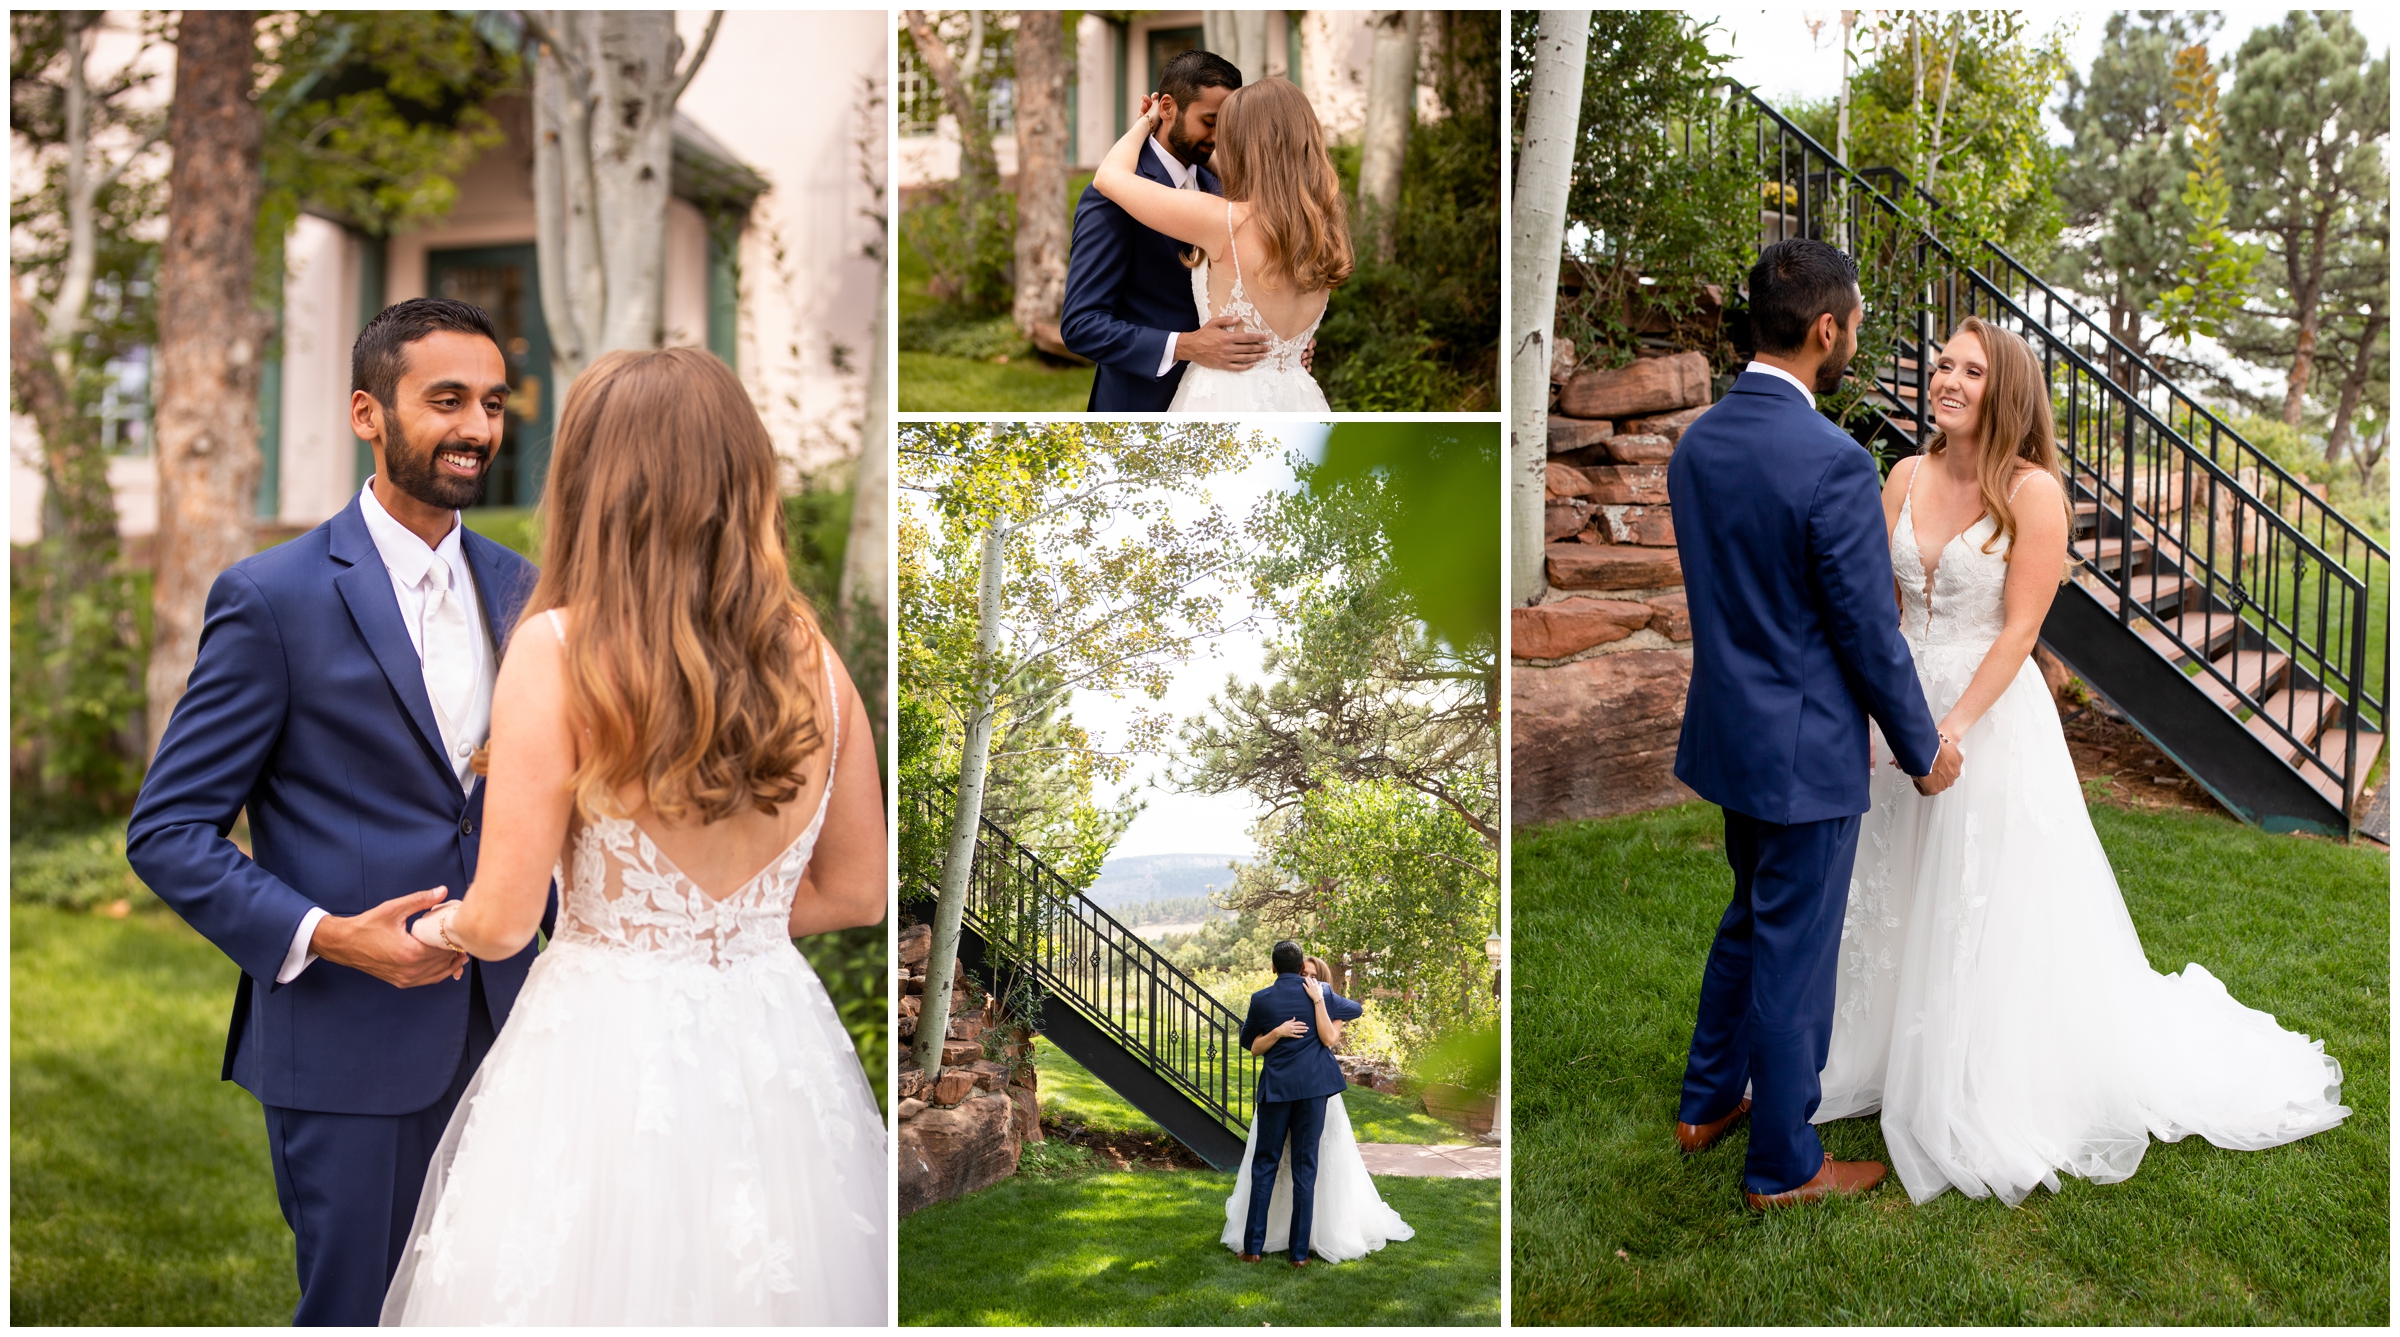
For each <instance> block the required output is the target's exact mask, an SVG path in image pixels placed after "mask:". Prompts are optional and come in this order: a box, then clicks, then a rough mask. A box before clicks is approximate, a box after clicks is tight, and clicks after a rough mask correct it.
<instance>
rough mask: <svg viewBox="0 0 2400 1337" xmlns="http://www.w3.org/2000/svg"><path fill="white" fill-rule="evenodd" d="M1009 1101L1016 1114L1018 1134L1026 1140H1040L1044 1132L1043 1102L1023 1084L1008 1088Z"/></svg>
mask: <svg viewBox="0 0 2400 1337" xmlns="http://www.w3.org/2000/svg"><path fill="white" fill-rule="evenodd" d="M1007 1094H1008V1103H1009V1106H1010V1108H1011V1109H1013V1110H1014V1111H1015V1114H1016V1134H1017V1136H1018V1138H1020V1139H1021V1140H1023V1141H1026V1142H1040V1141H1042V1140H1043V1134H1042V1102H1041V1099H1040V1098H1039V1097H1037V1096H1036V1095H1034V1093H1033V1092H1031V1091H1028V1090H1026V1089H1025V1088H1024V1087H1021V1086H1012V1087H1010V1088H1008V1093H1007Z"/></svg>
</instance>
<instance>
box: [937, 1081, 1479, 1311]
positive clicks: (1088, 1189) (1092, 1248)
mask: <svg viewBox="0 0 2400 1337" xmlns="http://www.w3.org/2000/svg"><path fill="white" fill-rule="evenodd" d="M1046 1071H1047V1070H1045V1072H1046ZM1233 1182H1234V1179H1233V1176H1232V1175H1226V1174H1215V1173H1211V1172H1207V1171H1200V1170H1178V1171H1172V1172H1164V1173H1162V1172H1157V1171H1135V1172H1129V1173H1115V1172H1109V1171H1096V1172H1091V1173H1081V1174H1068V1175H1064V1176H1058V1177H1051V1176H1038V1175H1030V1174H1020V1175H1016V1176H1013V1177H1011V1178H1009V1179H1005V1180H1002V1181H1001V1182H1000V1183H998V1184H995V1185H993V1186H992V1187H990V1188H988V1189H985V1190H983V1191H982V1192H980V1193H971V1194H968V1195H967V1196H966V1197H963V1198H959V1199H955V1200H953V1201H950V1202H945V1203H941V1204H939V1205H937V1206H933V1207H928V1208H926V1209H924V1210H923V1211H920V1212H918V1213H917V1214H915V1215H914V1216H911V1217H909V1218H908V1219H907V1220H906V1221H903V1222H901V1223H900V1321H901V1322H902V1323H910V1324H919V1323H930V1324H958V1325H967V1324H974V1325H1000V1324H1014V1325H1022V1326H1028V1327H1033V1326H1059V1327H1064V1326H1068V1325H1086V1324H1090V1325H1134V1324H1144V1325H1152V1324H1156V1325H1199V1324H1209V1325H1233V1324H1241V1325H1244V1326H1250V1327H1255V1326H1258V1325H1260V1324H1275V1325H1278V1326H1282V1325H1288V1324H1295V1323H1301V1324H1312V1325H1333V1324H1339V1325H1344V1326H1357V1327H1388V1326H1396V1325H1401V1324H1408V1325H1428V1324H1484V1325H1491V1324H1497V1323H1498V1322H1499V1321H1500V1185H1499V1181H1497V1180H1491V1179H1398V1178H1380V1179H1377V1180H1376V1181H1375V1187H1376V1189H1377V1190H1378V1191H1379V1192H1381V1193H1382V1195H1383V1200H1384V1201H1385V1202H1387V1203H1389V1204H1391V1206H1392V1208H1393V1210H1395V1211H1397V1212H1399V1213H1400V1215H1401V1217H1402V1218H1404V1219H1405V1220H1406V1221H1407V1222H1408V1223H1409V1225H1410V1226H1412V1227H1413V1228H1415V1230H1416V1237H1415V1238H1414V1239H1408V1240H1401V1241H1397V1242H1395V1243H1392V1244H1388V1245H1386V1246H1384V1247H1383V1248H1382V1249H1381V1250H1379V1251H1377V1252H1375V1253H1371V1254H1368V1255H1367V1256H1366V1257H1365V1258H1362V1259H1359V1260H1357V1261H1355V1262H1349V1263H1319V1264H1317V1265H1315V1266H1313V1267H1309V1268H1307V1269H1304V1270H1299V1269H1294V1268H1292V1267H1291V1266H1289V1265H1288V1264H1286V1263H1284V1262H1282V1261H1280V1259H1275V1258H1270V1259H1268V1260H1266V1261H1264V1262H1260V1263H1239V1262H1236V1261H1234V1257H1233V1254H1232V1253H1231V1252H1229V1251H1228V1250H1227V1249H1226V1248H1225V1246H1224V1245H1222V1244H1220V1243H1218V1235H1219V1233H1220V1232H1221V1231H1223V1230H1224V1228H1225V1199H1226V1197H1227V1196H1228V1195H1230V1194H1231V1193H1232V1192H1233Z"/></svg>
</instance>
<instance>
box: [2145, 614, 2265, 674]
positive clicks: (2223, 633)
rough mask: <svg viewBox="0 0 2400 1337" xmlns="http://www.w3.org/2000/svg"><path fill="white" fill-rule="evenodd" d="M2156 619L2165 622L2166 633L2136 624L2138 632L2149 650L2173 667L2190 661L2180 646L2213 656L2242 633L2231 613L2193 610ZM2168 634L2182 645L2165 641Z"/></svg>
mask: <svg viewBox="0 0 2400 1337" xmlns="http://www.w3.org/2000/svg"><path fill="white" fill-rule="evenodd" d="M2159 620H2160V621H2161V622H2163V623H2165V625H2166V631H2162V630H2160V629H2159V628H2158V627H2157V626H2154V625H2152V624H2150V623H2147V622H2144V623H2141V624H2140V625H2139V627H2138V628H2137V632H2138V634H2139V635H2140V636H2141V638H2142V639H2143V640H2144V641H2147V642H2148V643H2149V644H2150V646H2151V648H2152V649H2155V650H2157V651H2158V652H2159V653H2160V654H2162V655H2165V656H2166V657H2167V660H2168V662H2170V663H2176V664H2180V663H2182V662H2183V661H2185V660H2187V659H2189V658H2191V652H2190V651H2188V650H2185V649H2184V648H2183V646H2185V645H2188V646H2191V647H2193V648H2194V649H2197V650H2199V651H2201V652H2202V653H2203V654H2206V655H2209V656H2211V657H2214V655H2215V652H2216V651H2217V650H2218V649H2220V648H2222V646H2223V644H2224V643H2225V642H2226V641H2228V640H2230V639H2232V637H2233V636H2234V634H2235V633H2236V632H2238V631H2240V630H2241V623H2240V621H2238V620H2237V619H2236V618H2235V617H2234V616H2233V614H2231V613H2224V612H2214V613H2204V612H2201V611H2199V610H2196V609H2195V610H2191V611H2187V612H2183V613H2179V614H2177V615H2176V616H2174V617H2168V618H2161V619H2159ZM2167 631H2172V632H2174V633H2175V635H2176V637H2177V638H2179V639H2180V640H2181V641H2182V642H2183V645H2177V644H2176V643H2175V642H2174V641H2171V640H2169V639H2167ZM2203 642H2205V644H2204V643H2203Z"/></svg>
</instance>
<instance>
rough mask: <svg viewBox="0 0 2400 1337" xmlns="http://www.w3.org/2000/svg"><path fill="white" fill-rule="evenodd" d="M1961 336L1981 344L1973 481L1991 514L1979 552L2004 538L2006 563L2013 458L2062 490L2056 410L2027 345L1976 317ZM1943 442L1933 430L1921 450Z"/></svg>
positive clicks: (2011, 538) (1961, 328)
mask: <svg viewBox="0 0 2400 1337" xmlns="http://www.w3.org/2000/svg"><path fill="white" fill-rule="evenodd" d="M1962 334H1972V335H1974V336H1975V339H1976V341H1977V342H1979V343H1981V344H1982V345H1983V363H1984V378H1983V407H1982V415H1981V422H1980V424H1979V426H1980V428H1981V431H1982V436H1983V439H1982V440H1981V441H1978V442H1975V443H1973V444H1974V447H1975V448H1976V449H1977V450H1978V451H1980V452H1981V453H1980V454H1979V455H1978V456H1977V458H1976V461H1975V482H1976V486H1977V488H1978V489H1979V490H1980V491H1981V492H1982V493H1983V513H1984V514H1985V515H1988V516H1990V517H1992V526H1993V528H1992V536H1991V537H1990V538H1989V539H1986V540H1985V541H1984V544H1983V550H1984V551H1985V552H1990V551H1991V550H1992V548H1993V547H1994V545H1996V544H1998V543H2000V542H2001V541H2002V540H2006V541H2007V542H2008V544H2009V551H2008V552H2007V553H2005V554H2003V555H2002V559H2001V560H2003V561H2006V560H2008V559H2009V558H2011V557H2013V556H2015V555H2016V537H2017V513H2016V512H2015V511H2014V510H2012V509H2011V508H2010V507H2009V503H2008V496H2009V493H2011V492H2013V491H2014V490H2015V487H2014V485H2013V484H2012V482H2011V480H2012V479H2014V478H2015V477H2016V473H2017V461H2019V460H2025V461H2028V462H2030V463H2032V464H2034V465H2035V466H2037V467H2039V468H2040V469H2041V471H2042V472H2044V473H2046V474H2048V475H2050V477H2051V480H2052V481H2054V482H2058V483H2059V485H2060V486H2059V491H2060V494H2061V495H2062V496H2063V495H2064V494H2065V491H2066V486H2065V482H2064V480H2063V479H2062V478H2061V477H2060V474H2059V466H2058V420H2057V413H2056V410H2055V409H2053V408H2052V407H2051V404H2050V381H2049V379H2048V378H2047V377H2045V376H2044V375H2043V374H2042V363H2041V359H2040V358H2037V357H2035V356H2034V355H2033V346H2032V345H2030V344H2028V343H2026V342H2025V340H2024V339H2022V338H2020V337H2019V336H2017V335H2016V334H2013V333H2011V332H2009V331H2007V330H2004V329H2002V328H2000V327H1999V326H1997V325H1994V324H1993V323H1991V322H1990V321H1988V320H1985V319H1984V318H1983V317H1981V316H1968V317H1967V318H1966V319H1964V320H1961V321H1960V322H1958V328H1956V329H1954V330H1952V331H1950V338H1951V339H1952V340H1954V341H1955V340H1956V339H1957V338H1958V336H1960V335H1962ZM1947 346H1948V345H1946V344H1945V345H1944V347H1947ZM1949 446H1950V437H1949V434H1948V433H1946V432H1944V433H1936V434H1935V435H1934V437H1933V439H1932V440H1931V441H1928V442H1927V443H1926V444H1925V453H1926V454H1927V455H1939V454H1941V453H1942V452H1943V451H1945V450H1947V449H1949Z"/></svg>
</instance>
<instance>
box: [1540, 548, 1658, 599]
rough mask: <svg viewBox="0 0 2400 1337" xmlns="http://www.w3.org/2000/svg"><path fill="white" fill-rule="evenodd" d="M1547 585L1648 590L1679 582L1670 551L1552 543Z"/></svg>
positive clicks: (1580, 588) (1565, 587)
mask: <svg viewBox="0 0 2400 1337" xmlns="http://www.w3.org/2000/svg"><path fill="white" fill-rule="evenodd" d="M1548 557H1549V567H1550V583H1551V584H1552V585H1553V586H1555V587H1557V588H1559V589H1562V590H1650V589H1657V588H1659V587H1660V586H1662V585H1680V584H1682V583H1683V562H1682V559H1680V558H1679V557H1677V556H1676V554H1675V550H1674V549H1673V548H1620V547H1593V546H1589V545H1586V544H1581V543H1553V544H1551V545H1550V548H1549V553H1548Z"/></svg>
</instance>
